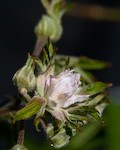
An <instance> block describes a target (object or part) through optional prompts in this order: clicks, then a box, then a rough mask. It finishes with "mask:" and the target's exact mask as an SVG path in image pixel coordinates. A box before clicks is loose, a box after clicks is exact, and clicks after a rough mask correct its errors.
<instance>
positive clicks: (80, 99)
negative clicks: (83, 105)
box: [63, 95, 89, 108]
mask: <svg viewBox="0 0 120 150" xmlns="http://www.w3.org/2000/svg"><path fill="white" fill-rule="evenodd" d="M88 97H89V95H73V96H72V97H70V98H68V99H67V101H66V102H65V103H64V106H63V107H64V108H66V107H69V106H70V105H72V104H75V103H78V102H83V101H84V100H86V99H87V98H88Z"/></svg>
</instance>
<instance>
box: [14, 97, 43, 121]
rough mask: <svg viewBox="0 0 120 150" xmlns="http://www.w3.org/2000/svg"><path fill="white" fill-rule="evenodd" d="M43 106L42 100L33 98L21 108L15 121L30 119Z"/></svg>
mask: <svg viewBox="0 0 120 150" xmlns="http://www.w3.org/2000/svg"><path fill="white" fill-rule="evenodd" d="M40 108H41V101H40V100H38V99H33V100H31V101H30V102H28V103H27V104H26V106H25V107H24V108H22V109H21V110H19V111H18V112H17V113H16V114H15V117H14V120H15V121H18V120H24V119H28V118H30V117H32V116H34V115H35V114H36V113H37V112H38V110H39V109H40Z"/></svg>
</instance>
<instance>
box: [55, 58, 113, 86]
mask: <svg viewBox="0 0 120 150" xmlns="http://www.w3.org/2000/svg"><path fill="white" fill-rule="evenodd" d="M69 58H70V59H69ZM56 64H57V67H56V71H57V72H60V70H61V67H62V66H67V64H68V66H69V67H72V68H74V69H75V70H76V71H77V72H79V73H80V75H81V76H82V78H83V79H84V80H85V82H87V83H92V82H93V81H94V80H95V77H94V75H93V74H92V73H91V72H90V71H91V70H101V69H104V68H107V67H109V66H111V64H110V63H108V62H105V61H100V60H95V59H91V58H89V57H86V56H80V57H75V56H65V55H57V56H56Z"/></svg>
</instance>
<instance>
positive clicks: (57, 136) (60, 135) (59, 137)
mask: <svg viewBox="0 0 120 150" xmlns="http://www.w3.org/2000/svg"><path fill="white" fill-rule="evenodd" d="M46 133H47V135H48V137H49V138H50V141H51V143H52V144H51V146H53V147H55V148H61V147H63V146H65V145H67V144H68V143H69V139H70V136H69V135H67V134H66V130H65V129H64V128H63V127H62V128H60V129H59V131H58V132H57V133H56V132H55V130H54V127H53V125H52V124H48V126H47V130H46Z"/></svg>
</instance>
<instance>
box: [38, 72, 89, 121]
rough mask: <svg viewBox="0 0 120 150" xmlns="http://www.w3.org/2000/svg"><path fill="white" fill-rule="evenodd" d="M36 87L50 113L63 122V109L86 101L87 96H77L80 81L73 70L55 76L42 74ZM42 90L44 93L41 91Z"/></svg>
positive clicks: (78, 75)
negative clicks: (45, 101)
mask: <svg viewBox="0 0 120 150" xmlns="http://www.w3.org/2000/svg"><path fill="white" fill-rule="evenodd" d="M38 79H39V80H37V82H38V84H39V85H41V86H42V87H43V88H42V89H41V88H40V86H38V89H39V90H40V91H39V93H40V92H41V93H42V94H41V95H43V93H44V97H45V98H46V99H47V105H48V107H49V108H50V110H49V111H50V113H52V115H53V116H54V117H55V118H57V119H59V120H64V118H65V117H64V113H63V110H65V108H67V107H69V106H71V105H73V104H75V103H80V102H83V101H84V100H86V99H87V98H88V97H89V95H78V94H77V91H78V90H80V89H81V88H82V87H81V81H80V74H78V73H74V70H65V71H64V72H61V73H60V74H59V75H57V76H53V75H50V74H49V73H47V74H42V75H40V76H39V77H38ZM43 90H44V91H43Z"/></svg>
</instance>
